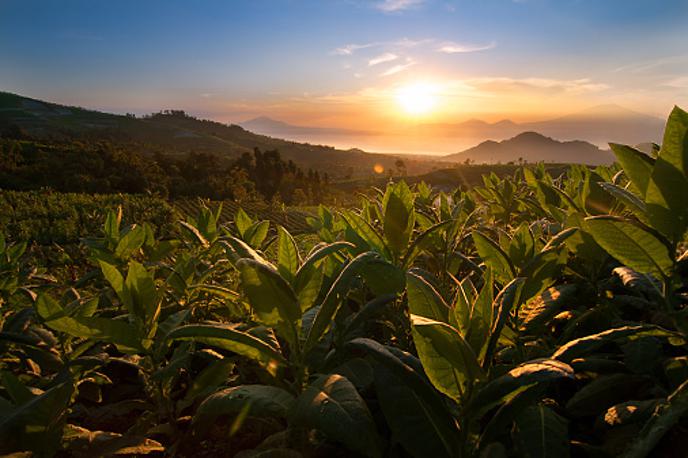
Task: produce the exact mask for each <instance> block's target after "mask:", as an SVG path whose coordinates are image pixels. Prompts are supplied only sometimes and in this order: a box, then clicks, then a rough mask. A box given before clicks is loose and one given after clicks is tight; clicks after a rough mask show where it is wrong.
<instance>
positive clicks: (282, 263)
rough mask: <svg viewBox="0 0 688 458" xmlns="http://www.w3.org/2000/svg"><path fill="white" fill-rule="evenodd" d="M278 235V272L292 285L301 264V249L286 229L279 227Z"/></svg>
mask: <svg viewBox="0 0 688 458" xmlns="http://www.w3.org/2000/svg"><path fill="white" fill-rule="evenodd" d="M277 233H278V237H277V270H278V271H279V273H280V274H281V275H282V276H283V277H284V278H286V279H287V280H289V282H290V283H292V282H293V281H294V278H295V276H296V272H297V271H298V270H299V266H300V264H301V258H300V257H299V248H298V247H297V246H296V241H295V240H294V237H292V236H291V234H290V233H289V232H288V231H287V230H286V229H285V228H284V227H282V226H279V227H278V228H277Z"/></svg>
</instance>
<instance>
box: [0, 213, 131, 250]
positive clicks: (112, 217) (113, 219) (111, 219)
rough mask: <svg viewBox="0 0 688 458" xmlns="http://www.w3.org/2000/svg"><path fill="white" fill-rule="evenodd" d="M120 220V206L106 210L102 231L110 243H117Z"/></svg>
mask: <svg viewBox="0 0 688 458" xmlns="http://www.w3.org/2000/svg"><path fill="white" fill-rule="evenodd" d="M121 221H122V207H119V209H118V211H117V213H115V212H114V211H113V210H108V212H107V216H106V217H105V226H104V227H103V232H105V236H106V237H107V238H108V240H109V241H110V242H111V243H113V244H114V243H117V241H118V240H119V225H120V223H121ZM0 251H2V250H0Z"/></svg>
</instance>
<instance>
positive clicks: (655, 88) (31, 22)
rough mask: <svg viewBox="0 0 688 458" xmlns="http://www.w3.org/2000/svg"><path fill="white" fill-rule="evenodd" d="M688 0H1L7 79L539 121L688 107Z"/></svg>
mask: <svg viewBox="0 0 688 458" xmlns="http://www.w3.org/2000/svg"><path fill="white" fill-rule="evenodd" d="M686 24H688V0H661V1H659V0H654V1H652V0H635V1H634V0H629V1H617V0H604V1H601V0H518V1H514V0H480V1H467V0H453V1H452V0H371V1H366V0H329V1H328V0H320V1H315V0H252V1H242V0H231V1H230V0H228V1H201V0H199V1H175V0H166V1H162V0H149V1H142V0H138V1H128V0H118V1H101V0H88V1H86V0H64V1H57V0H55V1H51V0H43V1H35V0H0V90H6V91H11V92H17V93H20V94H23V95H27V96H31V97H36V98H42V99H48V100H52V101H58V102H63V103H68V104H74V105H83V106H87V107H92V108H99V109H105V110H109V111H116V112H127V111H133V112H137V113H145V112H150V111H157V110H158V109H160V108H184V109H187V110H188V111H191V112H193V113H196V114H199V115H202V116H208V117H213V118H216V119H221V120H228V121H236V120H242V119H246V118H249V117H252V116H254V115H258V114H268V115H273V116H275V117H280V118H282V119H286V120H289V121H292V122H297V123H310V124H328V125H352V126H353V125H356V124H357V123H363V122H366V123H367V122H386V121H393V120H399V119H401V117H402V116H400V115H399V114H398V113H397V112H398V111H399V110H398V107H397V106H396V105H395V104H394V98H395V97H394V94H395V93H396V91H398V90H399V88H400V87H401V88H403V87H405V86H408V85H413V84H416V83H417V82H422V83H423V84H426V86H427V87H431V88H432V91H433V93H434V94H433V97H435V98H436V99H437V100H436V102H437V103H436V104H435V105H437V107H436V110H435V113H434V114H433V116H434V117H435V118H436V119H442V120H461V119H465V118H468V117H473V116H479V117H483V118H486V119H498V118H501V117H512V118H516V119H519V118H520V119H534V118H542V117H547V116H551V115H556V114H565V113H566V112H568V111H575V110H578V109H583V108H586V107H588V106H592V105H596V104H604V103H617V104H621V105H624V106H627V107H629V108H632V109H635V110H638V111H643V112H647V113H652V114H656V115H661V116H663V115H665V114H666V112H668V110H669V109H670V108H671V106H672V105H673V104H682V105H684V106H686V105H688V39H686V37H685V27H686Z"/></svg>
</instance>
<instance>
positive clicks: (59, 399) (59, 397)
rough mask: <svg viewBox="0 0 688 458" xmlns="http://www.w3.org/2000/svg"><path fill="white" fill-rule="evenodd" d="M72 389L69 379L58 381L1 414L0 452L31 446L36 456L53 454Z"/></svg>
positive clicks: (55, 450) (6, 452)
mask: <svg viewBox="0 0 688 458" xmlns="http://www.w3.org/2000/svg"><path fill="white" fill-rule="evenodd" d="M73 392H74V387H73V385H72V384H71V383H70V382H64V383H61V384H59V385H56V386H54V387H52V388H50V389H48V390H46V391H45V392H44V393H42V394H41V395H39V396H36V397H34V398H33V399H31V400H30V401H28V402H25V403H24V404H22V405H20V406H17V407H15V408H14V409H13V410H12V411H11V412H10V413H9V414H8V415H3V416H2V417H0V453H3V454H9V453H13V452H16V451H18V450H20V451H21V450H32V451H35V452H37V454H38V455H39V456H51V455H54V454H55V453H56V452H57V451H58V449H59V445H60V439H61V436H62V428H63V427H64V422H65V420H66V416H67V407H68V406H69V402H70V400H71V398H72V394H73Z"/></svg>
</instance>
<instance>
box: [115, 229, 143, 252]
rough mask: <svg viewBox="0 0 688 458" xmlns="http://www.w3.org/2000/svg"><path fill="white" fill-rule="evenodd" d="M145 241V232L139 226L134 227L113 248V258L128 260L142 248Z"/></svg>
mask: <svg viewBox="0 0 688 458" xmlns="http://www.w3.org/2000/svg"><path fill="white" fill-rule="evenodd" d="M145 240H146V231H145V230H144V229H143V227H141V226H134V227H132V228H131V230H129V232H127V233H126V234H124V236H123V237H122V238H121V239H120V240H119V243H118V244H117V247H116V248H115V256H117V257H118V258H120V259H129V257H130V256H131V255H132V254H134V252H135V251H136V250H138V249H140V248H141V247H142V246H143V242H145Z"/></svg>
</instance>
